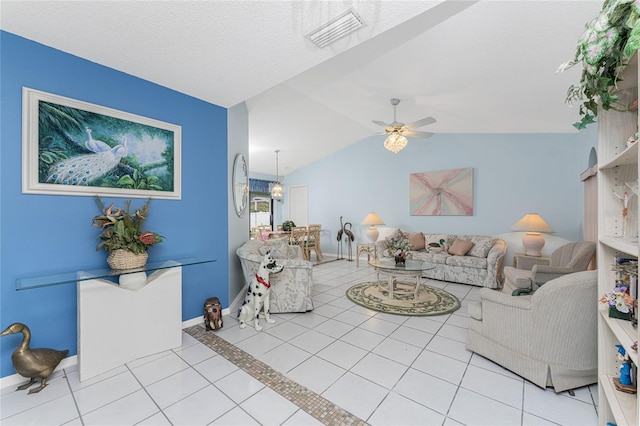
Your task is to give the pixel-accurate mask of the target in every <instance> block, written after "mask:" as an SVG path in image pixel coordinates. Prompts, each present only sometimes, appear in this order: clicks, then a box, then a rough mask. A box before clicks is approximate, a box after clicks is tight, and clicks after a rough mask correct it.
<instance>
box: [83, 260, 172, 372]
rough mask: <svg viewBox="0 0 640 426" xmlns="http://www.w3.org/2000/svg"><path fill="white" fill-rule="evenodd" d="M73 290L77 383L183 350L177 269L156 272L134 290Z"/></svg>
mask: <svg viewBox="0 0 640 426" xmlns="http://www.w3.org/2000/svg"><path fill="white" fill-rule="evenodd" d="M82 274H84V273H83V272H79V273H78V275H82ZM77 286H78V371H79V375H80V381H83V380H87V379H90V378H92V377H95V376H97V375H99V374H101V373H104V372H106V371H109V370H111V369H113V368H115V367H118V366H120V365H123V364H126V363H128V362H131V361H133V360H135V359H137V358H141V357H144V356H148V355H152V354H155V353H158V352H162V351H165V350H168V349H172V348H175V347H178V346H180V345H181V344H182V268H181V267H174V268H171V269H162V270H158V271H155V272H154V273H153V274H151V275H150V276H149V277H148V278H147V284H146V285H145V286H143V287H142V288H140V289H138V290H129V289H126V288H122V287H120V286H119V285H117V284H115V283H113V282H111V281H107V280H103V279H92V280H86V281H78V284H77Z"/></svg>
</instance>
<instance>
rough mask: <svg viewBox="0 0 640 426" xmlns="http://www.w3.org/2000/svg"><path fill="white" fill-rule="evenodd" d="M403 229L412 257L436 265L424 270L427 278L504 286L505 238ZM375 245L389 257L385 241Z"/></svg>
mask: <svg viewBox="0 0 640 426" xmlns="http://www.w3.org/2000/svg"><path fill="white" fill-rule="evenodd" d="M404 232H405V233H406V234H408V236H409V244H410V245H411V251H410V252H409V257H410V258H412V259H415V260H422V261H424V262H429V263H432V264H434V265H435V268H434V269H430V270H427V271H424V272H423V274H422V275H423V276H424V277H426V278H432V279H435V280H441V281H449V282H456V283H462V284H472V285H476V286H481V287H488V288H500V287H501V286H502V282H503V278H502V264H503V261H504V256H505V254H506V253H507V243H505V241H504V240H502V239H500V238H497V237H492V236H485V235H454V234H423V233H422V232H406V231H404ZM376 244H377V249H378V253H381V254H382V256H388V253H387V250H386V246H385V241H384V240H382V241H378V242H377V243H376ZM436 245H437V246H436Z"/></svg>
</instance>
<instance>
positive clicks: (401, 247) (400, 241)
mask: <svg viewBox="0 0 640 426" xmlns="http://www.w3.org/2000/svg"><path fill="white" fill-rule="evenodd" d="M385 245H386V247H387V252H388V253H389V255H390V256H393V257H394V259H395V261H396V265H403V264H404V263H405V261H406V260H407V255H408V254H409V251H411V245H410V244H409V235H408V234H407V233H405V232H402V231H400V230H398V231H396V232H395V233H394V234H393V235H391V236H390V237H387V238H386V239H385Z"/></svg>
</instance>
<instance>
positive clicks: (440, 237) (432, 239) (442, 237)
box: [426, 234, 449, 250]
mask: <svg viewBox="0 0 640 426" xmlns="http://www.w3.org/2000/svg"><path fill="white" fill-rule="evenodd" d="M440 241H444V242H442V243H441V242H440ZM432 243H436V244H439V245H440V246H441V247H442V248H443V249H445V250H446V249H447V247H448V245H449V236H448V235H447V234H431V235H429V238H426V244H427V245H431V244H432Z"/></svg>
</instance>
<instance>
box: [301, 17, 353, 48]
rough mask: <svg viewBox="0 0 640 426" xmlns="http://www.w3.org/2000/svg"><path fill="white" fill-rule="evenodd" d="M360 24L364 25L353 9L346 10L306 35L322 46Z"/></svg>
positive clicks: (351, 30)
mask: <svg viewBox="0 0 640 426" xmlns="http://www.w3.org/2000/svg"><path fill="white" fill-rule="evenodd" d="M362 26H364V22H363V21H362V19H360V17H359V16H358V15H356V13H355V12H354V11H353V10H348V11H346V12H345V13H343V14H342V15H340V16H338V17H337V18H334V19H332V20H331V21H329V22H327V23H326V24H324V25H322V26H321V27H320V28H318V29H316V30H315V31H312V32H311V33H309V35H307V37H308V38H309V39H310V40H311V41H312V42H314V43H315V44H316V45H317V46H318V47H320V48H323V47H325V46H328V45H330V44H331V43H333V42H334V41H336V40H338V39H340V38H342V37H344V36H346V35H347V34H350V33H352V32H353V31H355V30H357V29H358V28H360V27H362Z"/></svg>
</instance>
